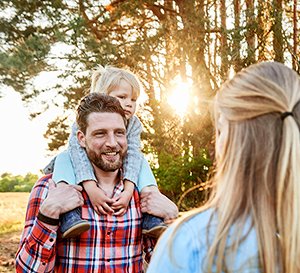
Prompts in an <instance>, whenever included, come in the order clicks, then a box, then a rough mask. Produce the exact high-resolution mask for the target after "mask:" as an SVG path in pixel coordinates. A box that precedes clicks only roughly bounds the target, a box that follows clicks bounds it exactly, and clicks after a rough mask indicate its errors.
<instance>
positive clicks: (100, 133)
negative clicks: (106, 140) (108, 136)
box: [95, 132, 104, 137]
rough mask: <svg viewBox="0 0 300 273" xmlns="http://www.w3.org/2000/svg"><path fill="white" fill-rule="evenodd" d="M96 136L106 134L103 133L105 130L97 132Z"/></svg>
mask: <svg viewBox="0 0 300 273" xmlns="http://www.w3.org/2000/svg"><path fill="white" fill-rule="evenodd" d="M95 136H98V137H101V136H104V133H103V132H97V133H96V134H95Z"/></svg>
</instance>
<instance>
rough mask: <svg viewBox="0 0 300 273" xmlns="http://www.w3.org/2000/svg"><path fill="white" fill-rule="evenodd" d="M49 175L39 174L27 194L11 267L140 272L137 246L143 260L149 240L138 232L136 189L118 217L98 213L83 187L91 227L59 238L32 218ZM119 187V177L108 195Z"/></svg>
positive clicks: (85, 212)
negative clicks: (39, 177)
mask: <svg viewBox="0 0 300 273" xmlns="http://www.w3.org/2000/svg"><path fill="white" fill-rule="evenodd" d="M49 178H51V175H47V176H44V177H42V178H41V179H40V180H39V181H38V182H37V183H36V184H35V186H34V188H33V189H32V192H31V194H30V198H29V204H28V208H27V213H26V222H25V228H24V230H23V234H22V238H21V242H20V246H19V249H18V251H17V254H16V272H78V273H81V272H105V273H108V272H109V273H110V272H111V273H121V272H122V273H123V272H143V257H142V254H143V251H144V254H145V255H146V260H149V259H150V256H151V254H152V249H153V246H154V241H151V240H150V239H147V238H143V237H142V227H141V221H142V213H141V210H140V199H139V194H138V192H137V190H136V189H135V190H134V193H133V197H132V199H131V201H130V203H129V206H128V210H127V212H126V213H125V214H124V215H123V216H112V215H98V214H97V213H96V212H95V211H94V209H93V207H92V205H91V203H90V200H89V199H88V196H87V194H86V192H85V191H83V193H82V195H83V198H84V205H83V206H82V218H83V219H86V220H88V221H89V222H90V224H91V228H90V229H89V230H88V231H86V232H84V233H82V234H81V235H80V236H78V237H77V238H73V239H62V238H61V237H60V232H59V230H58V231H56V230H52V229H48V228H47V227H45V226H44V225H43V223H42V222H41V221H39V220H37V219H36V216H37V214H38V211H39V208H40V205H41V204H42V202H43V200H44V199H45V198H46V196H47V193H48V179H49ZM123 189H124V184H123V181H122V180H121V181H120V182H119V183H118V184H117V185H116V186H115V189H114V196H118V195H119V194H120V193H121V191H122V190H123Z"/></svg>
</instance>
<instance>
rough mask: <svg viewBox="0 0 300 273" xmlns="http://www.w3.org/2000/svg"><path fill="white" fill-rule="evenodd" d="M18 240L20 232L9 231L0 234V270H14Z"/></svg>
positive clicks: (10, 271)
mask: <svg viewBox="0 0 300 273" xmlns="http://www.w3.org/2000/svg"><path fill="white" fill-rule="evenodd" d="M19 240H20V232H19V231H18V232H10V233H5V234H1V235H0V242H1V244H0V272H1V273H8V272H9V273H13V272H15V265H14V260H15V254H16V251H17V248H18V244H19Z"/></svg>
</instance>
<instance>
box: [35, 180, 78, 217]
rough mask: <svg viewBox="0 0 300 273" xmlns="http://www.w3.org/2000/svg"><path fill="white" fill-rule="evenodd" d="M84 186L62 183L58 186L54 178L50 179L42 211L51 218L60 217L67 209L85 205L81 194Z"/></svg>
mask: <svg viewBox="0 0 300 273" xmlns="http://www.w3.org/2000/svg"><path fill="white" fill-rule="evenodd" d="M81 191H82V187H80V186H74V185H68V184H66V183H60V185H59V186H56V184H55V182H54V181H53V180H52V179H49V191H48V195H47V197H46V199H45V200H44V201H43V203H42V205H41V207H40V212H41V213H42V214H44V215H45V216H48V217H50V218H55V219H58V218H59V216H60V215H61V214H63V213H65V212H67V211H70V210H72V209H75V208H77V207H80V206H82V205H83V197H82V194H81Z"/></svg>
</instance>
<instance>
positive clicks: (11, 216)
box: [0, 192, 29, 234]
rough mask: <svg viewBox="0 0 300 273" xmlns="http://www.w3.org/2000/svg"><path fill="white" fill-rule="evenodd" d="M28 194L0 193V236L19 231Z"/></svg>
mask: <svg viewBox="0 0 300 273" xmlns="http://www.w3.org/2000/svg"><path fill="white" fill-rule="evenodd" d="M28 197H29V193H25V192H0V234H4V233H9V232H12V231H21V230H22V228H23V225H24V220H25V212H26V207H27V202H28Z"/></svg>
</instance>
